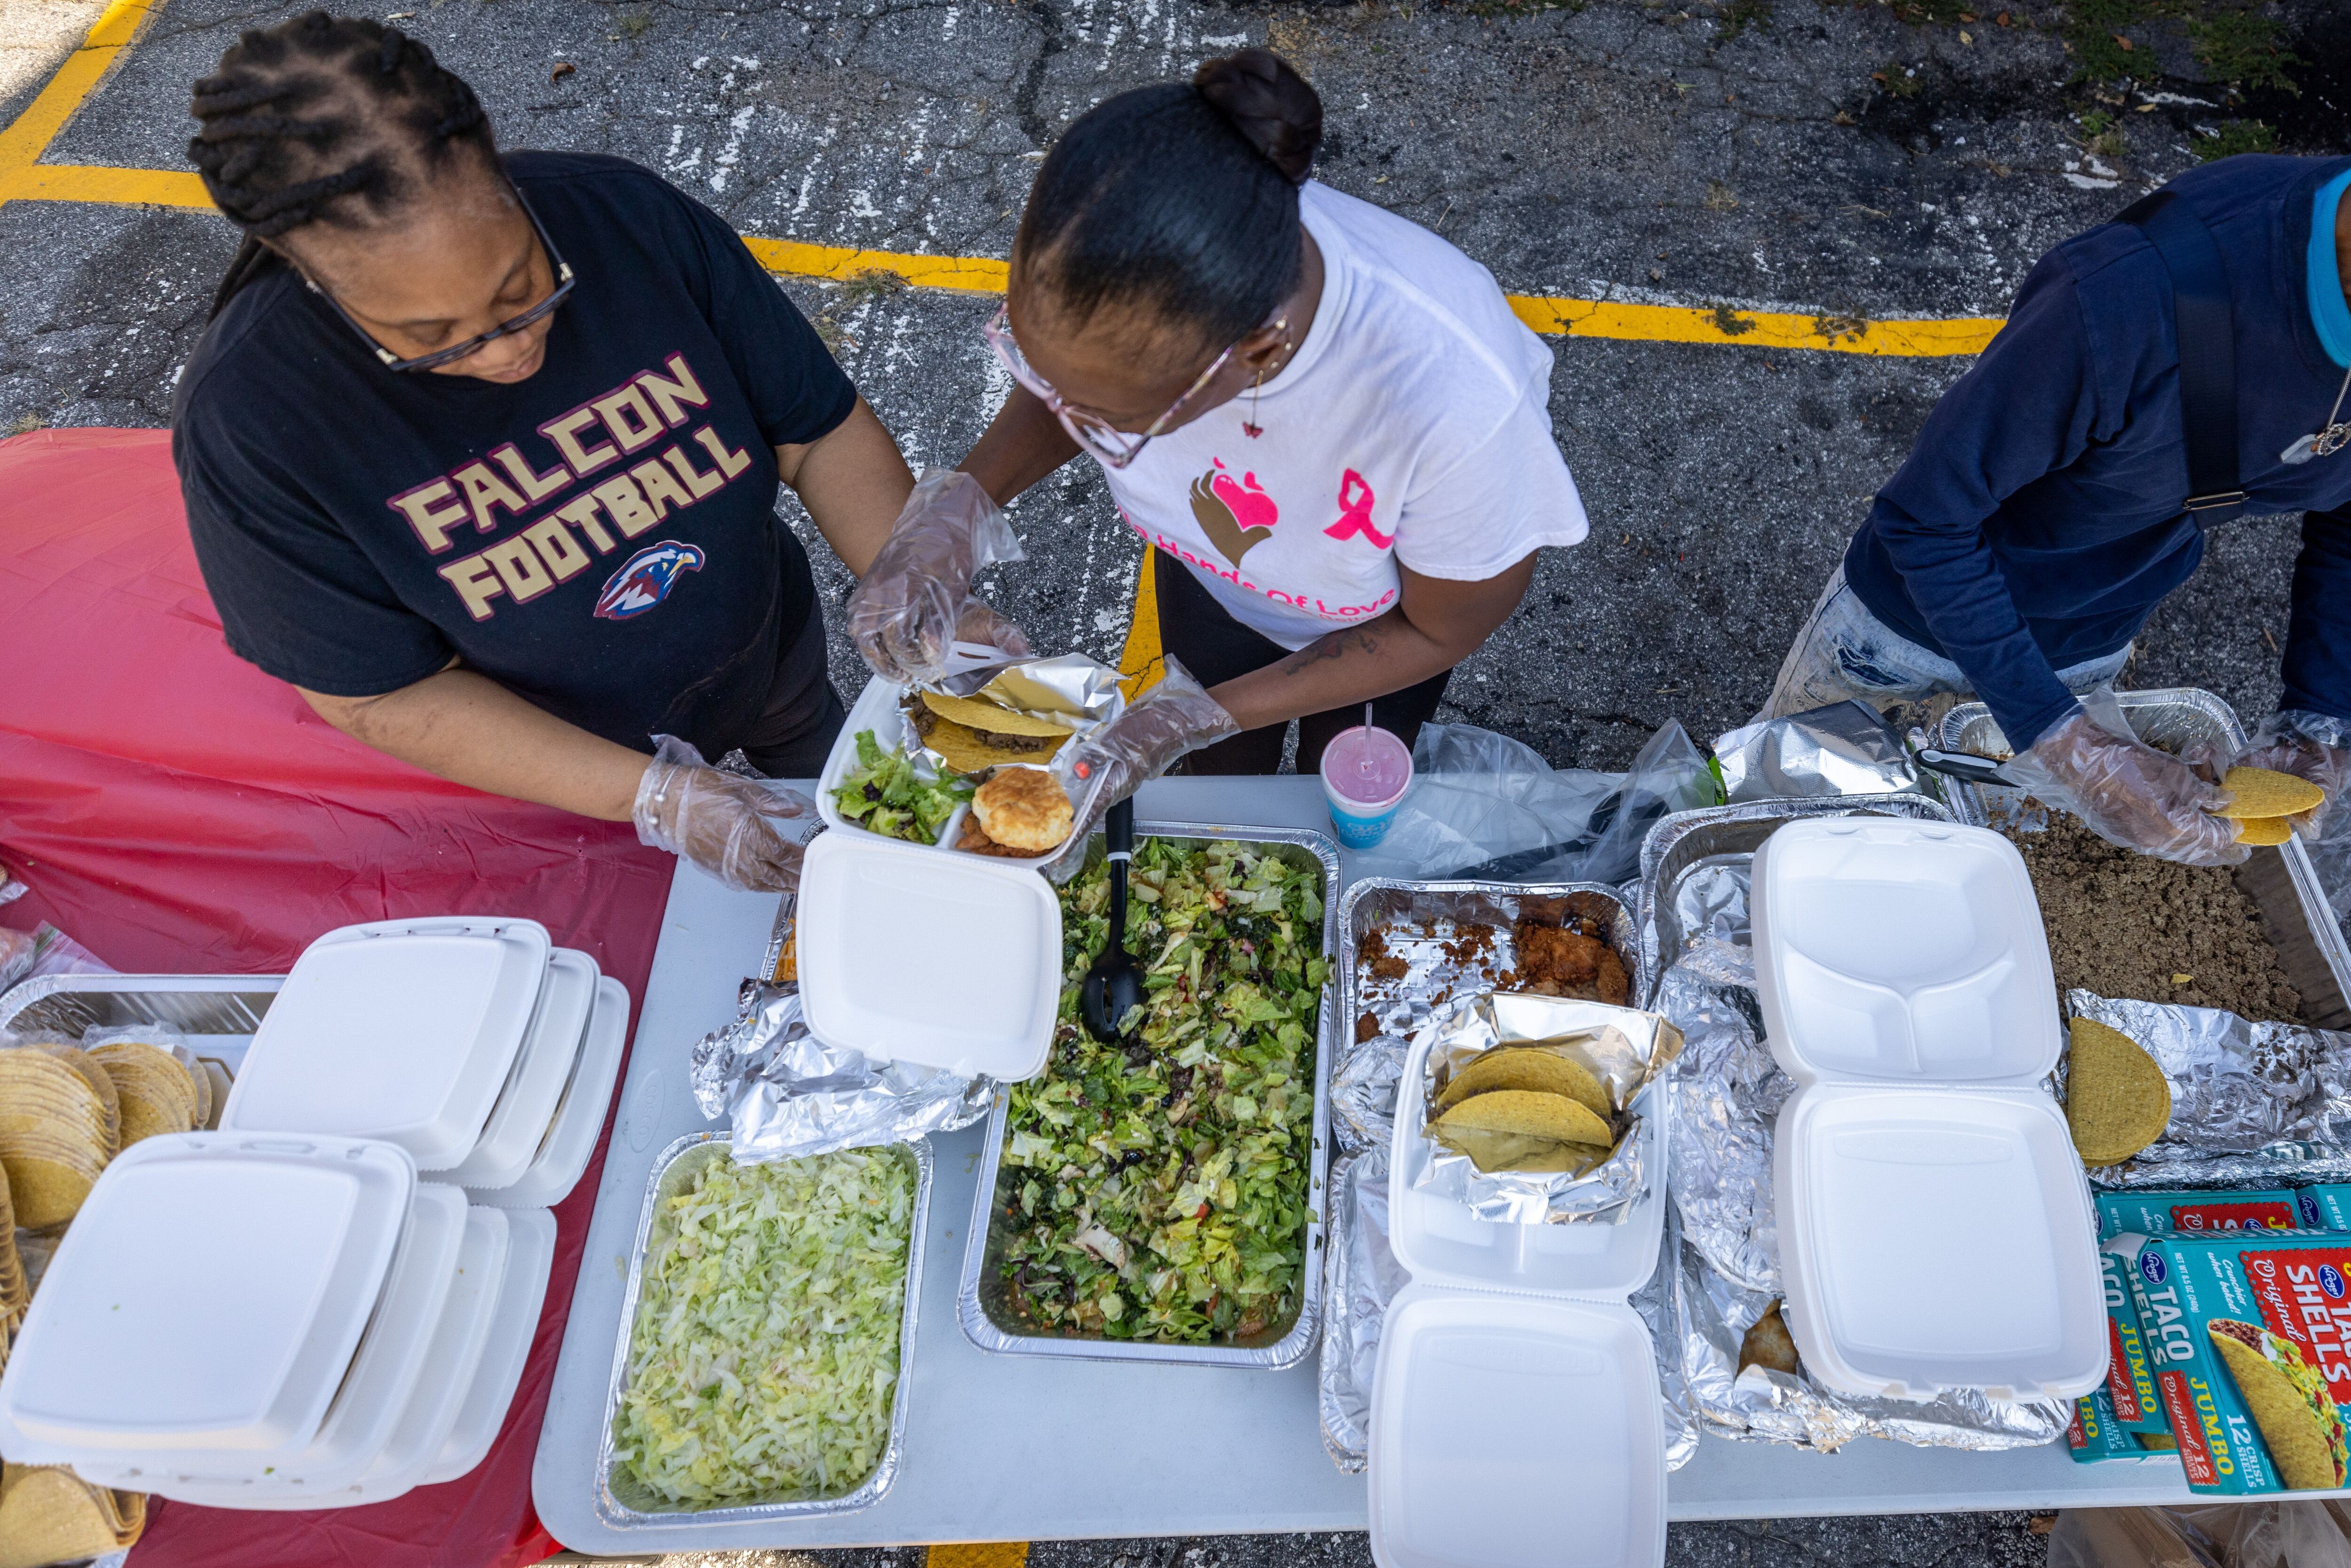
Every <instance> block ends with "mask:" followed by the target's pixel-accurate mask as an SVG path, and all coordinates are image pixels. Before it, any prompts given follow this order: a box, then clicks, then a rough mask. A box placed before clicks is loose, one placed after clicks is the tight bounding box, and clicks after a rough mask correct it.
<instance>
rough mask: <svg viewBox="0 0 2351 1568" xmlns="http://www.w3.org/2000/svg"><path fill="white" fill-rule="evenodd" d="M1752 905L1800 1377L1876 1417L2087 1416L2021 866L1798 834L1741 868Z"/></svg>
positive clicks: (2062, 1152)
mask: <svg viewBox="0 0 2351 1568" xmlns="http://www.w3.org/2000/svg"><path fill="white" fill-rule="evenodd" d="M1750 905H1751V907H1752V910H1753V913H1754V925H1755V976H1756V992H1757V997H1758V999H1759V1000H1760V1001H1761V1005H1762V1011H1763V1024H1764V1031H1765V1035H1766V1037H1767V1040H1768V1042H1769V1044H1770V1046H1771V1054H1772V1056H1773V1057H1774V1058H1776V1059H1777V1060H1778V1061H1779V1063H1780V1065H1781V1066H1782V1068H1784V1069H1786V1071H1788V1073H1789V1075H1790V1076H1791V1077H1792V1078H1793V1079H1795V1081H1796V1083H1797V1089H1796V1092H1794V1093H1793V1094H1792V1095H1791V1096H1789V1098H1788V1102H1787V1103H1786V1104H1785V1105H1784V1106H1782V1109H1781V1112H1780V1119H1779V1124H1778V1128H1777V1133H1776V1135H1775V1139H1774V1145H1773V1150H1772V1186H1773V1192H1774V1200H1775V1204H1776V1207H1777V1212H1778V1216H1779V1230H1780V1261H1781V1269H1782V1275H1783V1276H1784V1280H1785V1286H1786V1291H1787V1305H1786V1310H1785V1313H1784V1315H1785V1317H1786V1319H1787V1322H1788V1330H1789V1333H1791V1334H1792V1335H1793V1336H1794V1339H1795V1342H1796V1349H1797V1352H1798V1354H1801V1355H1802V1357H1803V1362H1804V1367H1805V1370H1806V1371H1808V1372H1809V1373H1811V1375H1813V1377H1815V1378H1817V1379H1819V1380H1820V1381H1821V1382H1822V1383H1823V1384H1825V1385H1827V1386H1829V1387H1831V1388H1834V1389H1836V1390H1838V1391H1839V1392H1841V1393H1845V1394H1852V1395H1859V1396H1875V1397H1879V1398H1892V1399H1931V1398H1934V1397H1936V1396H1939V1395H1941V1394H1943V1393H1945V1392H1947V1391H1949V1390H1951V1389H1957V1388H1976V1389H1981V1390H1983V1391H1984V1392H1985V1393H1986V1394H1987V1395H1989V1396H1991V1397H1992V1398H1994V1399H2001V1400H2023V1399H2068V1398H2072V1397H2074V1396H2077V1395H2081V1394H2085V1393H2087V1392H2088V1391H2089V1390H2090V1388H2091V1387H2092V1386H2094V1385H2095V1384H2096V1383H2097V1382H2098V1381H2099V1379H2100V1378H2102V1377H2104V1376H2105V1367H2106V1353H2107V1331H2106V1320H2105V1295H2104V1286H2103V1281H2102V1280H2101V1277H2100V1274H2099V1270H2098V1260H2097V1249H2096V1239H2095V1238H2096V1234H2097V1229H2096V1222H2095V1218H2094V1217H2093V1212H2092V1209H2091V1206H2090V1195H2089V1187H2088V1184H2087V1181H2086V1178H2085V1175H2084V1172H2083V1169H2082V1161H2081V1157H2080V1155H2077V1154H2075V1153H2074V1145H2073V1141H2072V1139H2071V1137H2070V1136H2069V1135H2068V1134H2067V1130H2066V1124H2065V1115H2064V1112H2063V1111H2062V1110H2060V1109H2059V1108H2058V1105H2057V1102H2056V1101H2055V1100H2054V1099H2053V1098H2052V1097H2051V1096H2050V1094H2049V1092H2048V1091H2047V1090H2046V1089H2045V1088H2044V1087H2043V1080H2044V1079H2045V1078H2046V1077H2047V1075H2048V1073H2049V1071H2050V1070H2051V1069H2052V1068H2053V1067H2054V1066H2055V1065H2056V1063H2057V1056H2058V1052H2059V1051H2060V1049H2061V1048H2062V1046H2063V1043H2064V1030H2063V1027H2062V1021H2061V1019H2060V1018H2059V1015H2058V1010H2057V988H2056V983H2055V980H2054V977H2053V975H2052V972H2051V968H2050V963H2049V942H2048V937H2047V935H2046V933H2045V932H2044V931H2043V927H2042V924H2041V909H2040V904H2039V903H2038V901H2037V900H2035V899H2034V897H2033V894H2032V878H2031V877H2030V876H2029V875H2028V874H2027V873H2026V871H2025V867H2024V860H2023V857H2022V855H2020V854H2019V853H2018V852H2017V850H2016V846H2015V845H2014V844H2011V843H2010V842H2009V841H2007V840H2006V839H2004V838H2002V837H2001V835H2000V834H1998V833H1995V832H1991V831H1987V830H1985V829H1982V828H1963V827H1957V826H1953V825H1950V824H1948V823H1942V822H1921V821H1897V820H1895V819H1892V818H1885V817H1813V818H1807V819H1804V820H1803V821H1796V822H1792V823H1790V824H1789V825H1787V826H1786V827H1783V828H1782V829H1781V830H1780V831H1777V832H1775V833H1773V834H1772V835H1771V838H1770V839H1768V840H1766V841H1764V844H1763V846H1762V848H1761V849H1760V850H1758V851H1757V852H1756V854H1755V868H1754V878H1753V892H1752V894H1751V895H1750Z"/></svg>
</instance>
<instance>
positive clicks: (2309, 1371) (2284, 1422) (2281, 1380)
mask: <svg viewBox="0 0 2351 1568" xmlns="http://www.w3.org/2000/svg"><path fill="white" fill-rule="evenodd" d="M2204 1332H2205V1333H2206V1334H2207V1335H2208V1336H2209V1337H2210V1339H2211V1341H2212V1347H2213V1348H2214V1349H2215V1350H2217V1351H2219V1352H2220V1362H2221V1364H2223V1365H2224V1366H2226V1367H2227V1368H2228V1369H2229V1376H2230V1377H2231V1380H2233V1381H2234V1382H2235V1384H2236V1385H2237V1393H2238V1394H2239V1395H2240V1396H2241V1397H2242V1398H2243V1400H2244V1402H2245V1409H2246V1410H2247V1411H2248V1412H2249V1413H2250V1414H2251V1415H2252V1418H2253V1425H2254V1426H2255V1427H2259V1428H2261V1434H2262V1444H2263V1445H2264V1446H2265V1447H2267V1448H2268V1449H2269V1451H2270V1458H2271V1459H2272V1460H2273V1461H2274V1462H2275V1464H2276V1465H2277V1470H2278V1478H2279V1479H2281V1480H2283V1481H2284V1482H2285V1484H2286V1486H2287V1487H2288V1488H2290V1489H2291V1490H2295V1491H2309V1490H2324V1489H2327V1488H2333V1487H2339V1486H2341V1485H2342V1484H2343V1478H2344V1472H2345V1468H2346V1445H2345V1440H2344V1432H2343V1413H2342V1411H2341V1410H2339V1409H2338V1408H2337V1407H2336V1406H2335V1399H2334V1396H2332V1395H2330V1394H2329V1393H2328V1392H2327V1389H2326V1381H2325V1377H2324V1376H2323V1375H2321V1374H2320V1373H2319V1372H2318V1370H2317V1369H2316V1368H2315V1367H2313V1366H2311V1365H2309V1364H2307V1363H2305V1362H2304V1360H2303V1359H2302V1357H2301V1355H2300V1354H2299V1353H2297V1352H2296V1351H2295V1350H2294V1347H2293V1345H2291V1344H2289V1343H2286V1342H2285V1341H2283V1340H2281V1339H2279V1338H2278V1337H2277V1336H2276V1335H2275V1334H2273V1333H2270V1332H2269V1331H2268V1330H2267V1329H2265V1328H2263V1327H2262V1326H2261V1325H2260V1324H2259V1323H2249V1322H2240V1321H2238V1320H2236V1319H2233V1318H2214V1319H2213V1320H2212V1321H2211V1322H2208V1323H2206V1324H2205V1325H2204ZM2281 1363H2283V1364H2281Z"/></svg>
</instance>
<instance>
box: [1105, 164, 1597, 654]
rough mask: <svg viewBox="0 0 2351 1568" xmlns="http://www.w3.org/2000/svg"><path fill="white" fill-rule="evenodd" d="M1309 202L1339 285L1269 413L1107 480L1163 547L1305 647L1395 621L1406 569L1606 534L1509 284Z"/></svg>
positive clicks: (1259, 404)
mask: <svg viewBox="0 0 2351 1568" xmlns="http://www.w3.org/2000/svg"><path fill="white" fill-rule="evenodd" d="M1300 207H1301V212H1302V214H1303V215H1304V219H1305V223H1306V229H1307V232H1308V233H1309V234H1311V235H1313V236H1314V242H1315V244H1316V245H1317V246H1320V247H1321V249H1322V262H1323V267H1324V276H1323V283H1322V304H1321V307H1320V308H1318V309H1317V310H1316V312H1315V316H1314V324H1313V327H1312V329H1311V330H1310V331H1309V332H1308V333H1307V335H1306V340H1305V341H1304V342H1303V343H1301V345H1300V346H1299V349H1298V351H1297V353H1296V354H1295V355H1293V356H1292V357H1291V359H1290V362H1289V363H1288V364H1286V365H1284V366H1283V367H1282V368H1281V371H1280V374H1279V375H1276V376H1274V377H1273V378H1271V379H1270V380H1269V381H1268V382H1266V383H1265V385H1264V387H1263V389H1262V390H1261V391H1260V392H1259V393H1258V395H1257V398H1256V402H1255V405H1254V408H1252V404H1251V400H1250V395H1249V392H1247V391H1244V392H1242V393H1241V394H1240V395H1239V396H1238V397H1237V398H1235V399H1233V400H1232V401H1231V402H1228V403H1226V404H1225V405H1224V406H1222V407H1221V408H1217V409H1214V410H1211V411H1210V412H1209V413H1207V414H1205V415H1203V416H1202V417H1200V418H1199V419H1196V420H1194V421H1193V422H1192V423H1189V424H1186V425H1185V426H1183V427H1182V428H1181V429H1179V430H1175V431H1173V432H1171V433H1169V434H1165V435H1162V436H1160V437H1158V438H1157V439H1155V440H1154V441H1153V442H1152V443H1151V444H1149V445H1147V446H1145V447H1144V450H1143V453H1142V455H1140V456H1139V457H1137V458H1136V459H1135V460H1134V463H1132V464H1130V465H1128V466H1127V467H1125V468H1123V469H1113V468H1108V467H1105V468H1104V469H1103V471H1102V472H1103V476H1104V477H1105V478H1107V479H1108V480H1109V482H1110V491H1111V497H1112V499H1113V500H1114V501H1116V502H1117V504H1118V507H1119V510H1120V512H1121V514H1122V515H1123V516H1124V517H1125V518H1126V520H1127V522H1128V524H1129V525H1130V526H1131V527H1132V528H1134V530H1135V531H1136V532H1137V533H1139V534H1141V535H1142V536H1143V537H1144V540H1145V541H1146V542H1148V543H1149V544H1151V545H1152V546H1154V547H1155V548H1156V549H1161V550H1165V552H1167V553H1168V554H1169V555H1172V556H1174V557H1175V558H1176V559H1178V560H1180V561H1182V562H1183V563H1184V564H1185V565H1186V566H1187V567H1189V568H1191V570H1192V571H1193V573H1194V575H1196V577H1198V578H1199V580H1201V582H1202V583H1204V584H1205V585H1206V586H1207V589H1208V591H1210V592H1211V593H1213V594H1214V595H1215V596H1216V598H1217V601H1218V602H1219V603H1221V604H1223V605H1224V606H1225V608H1226V609H1227V610H1228V611H1230V612H1232V614H1233V616H1234V618H1235V619H1237V620H1238V621H1239V622H1241V623H1242V624H1244V625H1246V626H1249V627H1250V628H1252V629H1253V630H1255V631H1257V632H1260V633H1262V634H1263V635H1264V636H1266V637H1268V638H1270V639H1271V640H1272V641H1273V642H1275V643H1280V644H1281V645H1282V646H1283V647H1285V648H1291V649H1296V648H1302V647H1304V646H1306V644H1308V643H1311V642H1313V641H1314V640H1315V639H1316V638H1317V637H1320V636H1322V635H1323V634H1324V633H1325V632H1331V631H1333V630H1335V629H1337V628H1339V627H1342V626H1348V625H1353V624H1355V623H1358V622H1364V621H1369V620H1371V619H1372V618H1374V616H1377V615H1380V614H1382V613H1384V612H1386V611H1389V610H1391V609H1394V608H1395V603H1396V598H1397V592H1398V579H1397V574H1396V568H1397V566H1398V564H1399V563H1401V564H1402V565H1404V566H1406V567H1409V568H1411V569H1412V570H1414V571H1416V572H1418V573H1420V574H1421V575H1423V576H1425V577H1442V578H1450V579H1454V580H1460V581H1476V580H1480V579H1484V578H1489V577H1492V576H1494V575H1496V574H1497V573H1499V572H1501V571H1503V570H1506V569H1508V568H1509V567H1510V566H1512V565H1514V564H1516V563H1517V562H1518V561H1520V560H1522V559H1525V558H1526V557H1527V556H1528V555H1530V554H1531V553H1532V552H1533V551H1534V550H1535V549H1538V548H1540V547H1541V546H1543V545H1573V544H1575V543H1577V542H1579V541H1580V540H1582V539H1583V536H1584V534H1585V533H1586V532H1587V531H1588V525H1587V524H1586V522H1585V520H1584V516H1583V501H1582V500H1581V499H1580V498H1579V497H1577V495H1576V493H1575V481H1574V479H1573V477H1572V476H1570V475H1569V474H1568V471H1567V463H1566V460H1565V459H1564V458H1562V456H1561V455H1560V451H1559V447H1558V445H1557V444H1554V443H1553V442H1552V434H1551V406H1550V405H1551V369H1552V356H1551V350H1550V349H1548V348H1546V347H1545V346H1544V344H1543V341H1542V340H1541V339H1540V338H1538V337H1536V336H1535V335H1534V333H1532V332H1531V331H1530V330H1528V329H1527V328H1526V326H1525V324H1524V323H1522V322H1520V320H1519V319H1518V318H1517V317H1516V316H1514V315H1513V314H1511V311H1510V302H1509V300H1507V299H1505V298H1503V296H1502V291H1501V289H1500V287H1499V286H1497V285H1496V283H1495V282H1494V277H1493V274H1491V273H1489V272H1488V271H1487V270H1486V269H1485V268H1484V267H1480V266H1479V265H1478V264H1477V263H1476V262H1474V261H1472V260H1470V259H1469V258H1468V256H1464V255H1462V254H1461V253H1460V252H1459V251H1458V250H1456V249H1455V248H1454V247H1453V246H1449V245H1447V244H1446V243H1445V241H1443V240H1441V239H1439V238H1438V237H1437V235H1434V234H1431V233H1430V232H1429V231H1428V230H1426V229H1425V228H1422V227H1421V226H1420V225H1417V224H1415V223H1411V222H1409V221H1407V220H1405V219H1404V218H1400V217H1397V216H1396V215H1395V214H1393V213H1389V212H1384V211H1383V210H1382V209H1380V208H1378V207H1375V206H1373V205H1372V204H1369V203H1367V202H1362V201H1358V200H1356V199H1355V198H1354V197H1353V196H1349V195H1344V194H1342V193H1339V192H1337V191H1333V190H1332V189H1331V188H1330V187H1329V186H1327V185H1323V184H1321V183H1309V184H1308V185H1306V186H1305V188H1304V189H1303V190H1302V191H1301V193H1300ZM1250 423H1254V424H1255V425H1256V426H1257V428H1258V430H1259V432H1260V434H1257V435H1251V434H1249V428H1248V427H1249V424H1250Z"/></svg>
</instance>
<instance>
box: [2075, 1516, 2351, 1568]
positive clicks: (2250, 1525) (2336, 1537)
mask: <svg viewBox="0 0 2351 1568" xmlns="http://www.w3.org/2000/svg"><path fill="white" fill-rule="evenodd" d="M2049 1568H2351V1504H2346V1503H2341V1502H2332V1501H2317V1500H2304V1501H2294V1500H2274V1501H2262V1502H2244V1503H2226V1504H2214V1505H2209V1506H2199V1507H2195V1508H2099V1509H2067V1510H2066V1511H2064V1512H2063V1513H2061V1514H2059V1515H2058V1516H2057V1523H2056V1526H2055V1527H2054V1528H2053V1529H2052V1530H2051V1531H2050V1532H2049Z"/></svg>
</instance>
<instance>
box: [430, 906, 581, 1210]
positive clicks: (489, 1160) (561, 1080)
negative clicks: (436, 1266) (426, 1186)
mask: <svg viewBox="0 0 2351 1568" xmlns="http://www.w3.org/2000/svg"><path fill="white" fill-rule="evenodd" d="M602 977H603V972H602V971H601V970H600V969H599V968H597V967H596V960H595V959H593V958H591V957H590V956H588V955H587V954H585V953H581V952H577V951H574V950H573V949H571V948H569V947H558V948H555V949H554V950H553V951H552V952H550V953H549V955H548V959H547V973H546V977H544V979H543V980H542V981H541V982H540V986H539V994H538V1007H537V1009H535V1010H534V1011H533V1012H532V1014H531V1019H530V1029H529V1032H528V1033H527V1034H526V1035H525V1036H524V1037H523V1043H522V1049H521V1050H520V1051H517V1052H515V1059H514V1065H513V1067H511V1068H510V1069H509V1070H508V1071H507V1081H506V1084H505V1086H504V1087H503V1088H501V1089H500V1090H499V1091H498V1098H497V1103H496V1104H494V1105H492V1106H491V1107H490V1115H489V1120H488V1121H486V1122H485V1123H484V1124H482V1133H481V1136H480V1137H479V1138H477V1139H476V1140H475V1143H474V1148H473V1152H472V1153H470V1154H468V1155H466V1156H465V1158H464V1159H462V1160H460V1161H459V1162H458V1163H457V1164H456V1165H455V1166H451V1167H449V1168H448V1169H447V1170H445V1171H435V1172H434V1173H433V1177H432V1179H434V1180H435V1181H445V1182H448V1183H450V1184H451V1185H452V1186H469V1187H484V1188H492V1189H495V1188H497V1187H502V1186H512V1185H513V1184H514V1183H516V1182H517V1181H520V1180H521V1179H522V1177H523V1175H524V1173H525V1172H527V1171H528V1170H529V1169H530V1165H531V1161H532V1160H533V1159H534V1158H536V1157H537V1155H538V1151H539V1148H540V1146H541V1145H543V1144H545V1143H546V1141H547V1135H548V1133H549V1129H550V1128H551V1127H552V1126H553V1124H554V1122H555V1108H556V1105H557V1104H558V1103H559V1102H560V1101H561V1100H562V1098H563V1086H564V1085H565V1084H566V1083H568V1082H570V1079H571V1074H572V1072H573V1071H574V1070H575V1069H576V1068H577V1067H578V1066H579V1064H580V1053H581V1051H583V1050H585V1049H586V1046H587V1040H588V1019H589V1015H590V1013H592V1012H593V1011H594V1010H595V1006H596V982H597V981H598V980H600V979H601V978H602Z"/></svg>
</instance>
